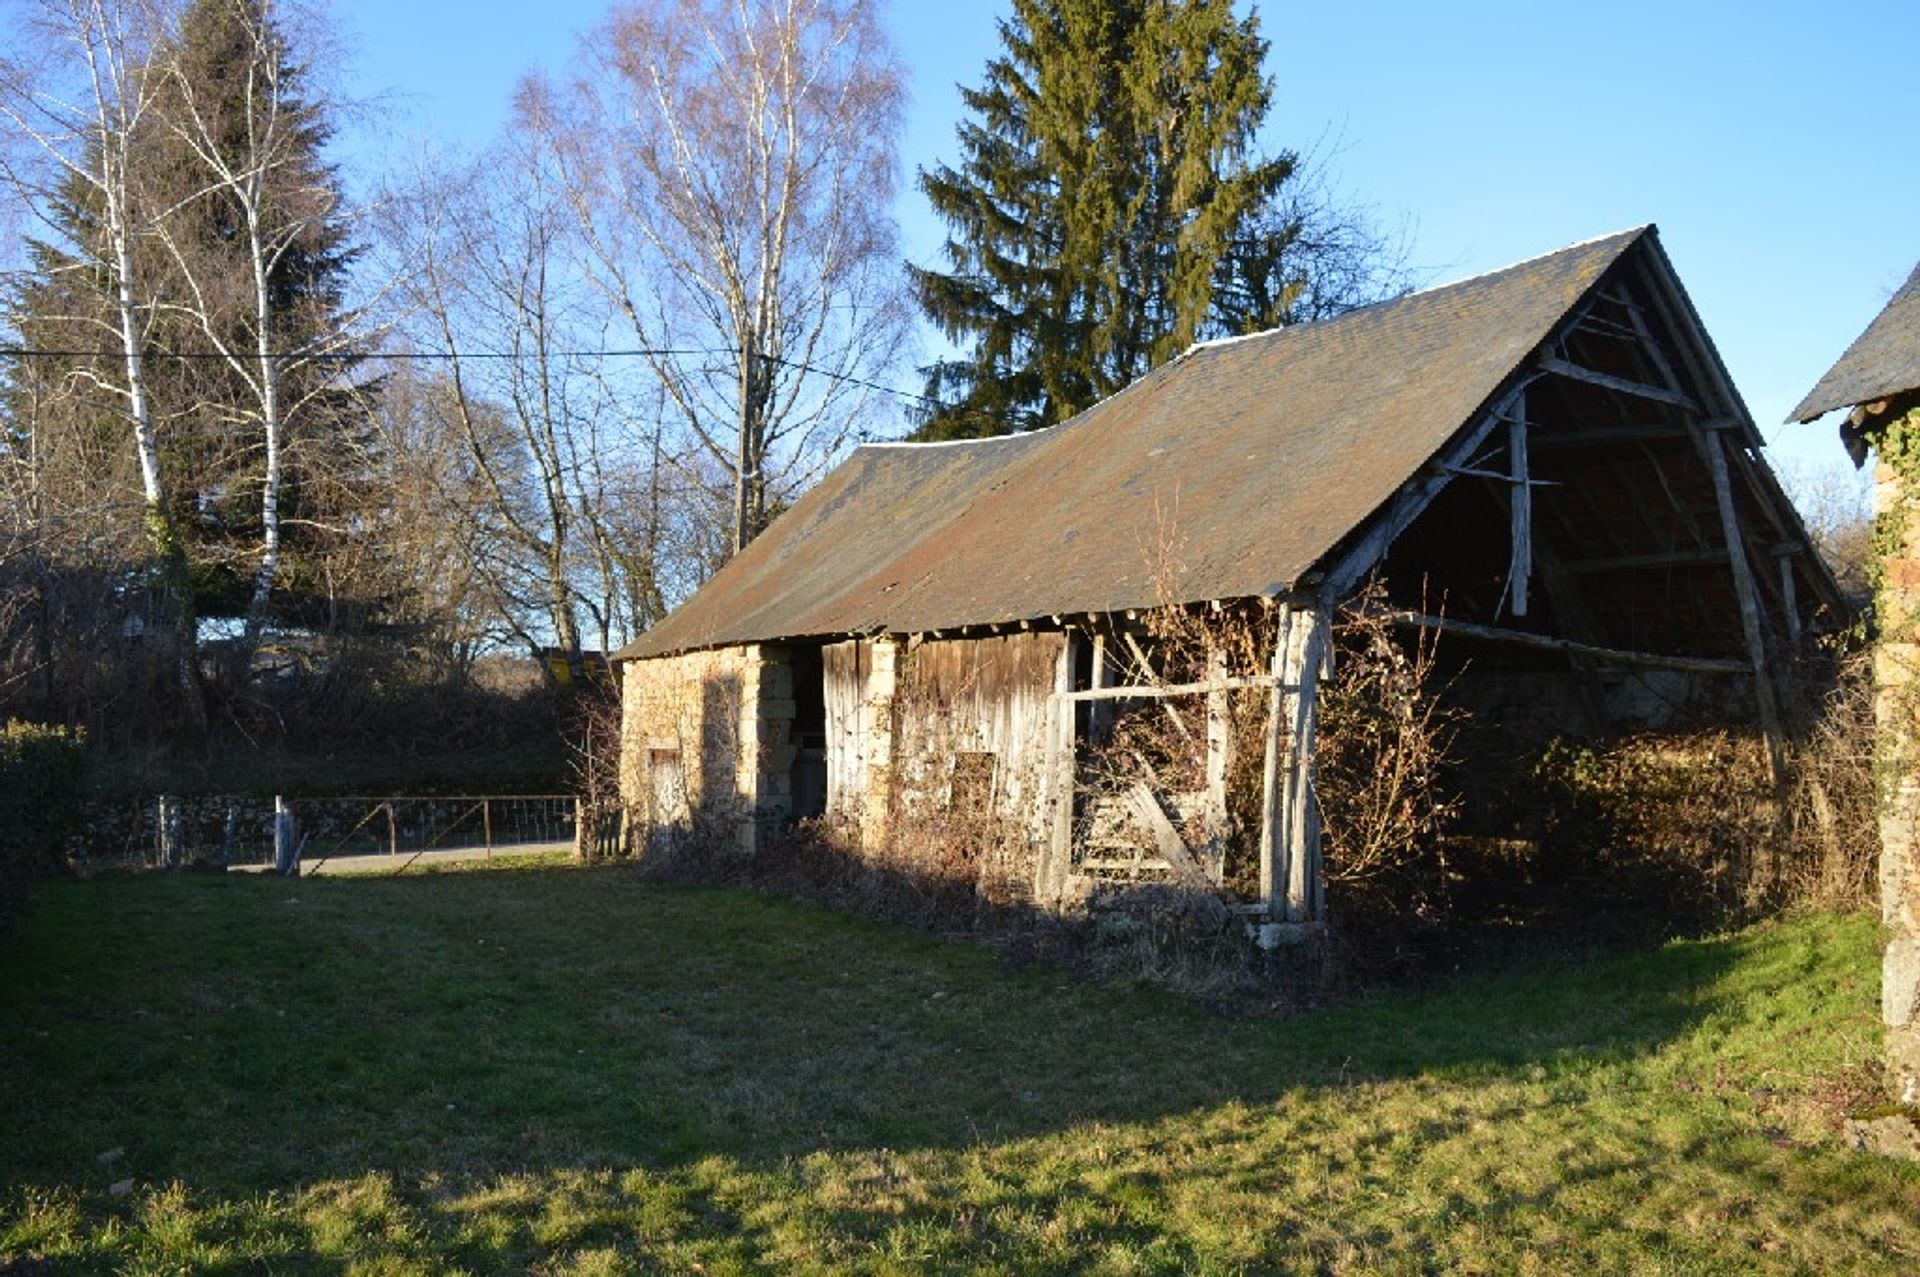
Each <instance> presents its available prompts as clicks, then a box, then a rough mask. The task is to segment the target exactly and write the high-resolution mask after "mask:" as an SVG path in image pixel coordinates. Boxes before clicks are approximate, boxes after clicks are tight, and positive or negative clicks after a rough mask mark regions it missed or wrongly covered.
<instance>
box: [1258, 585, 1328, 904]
mask: <svg viewBox="0 0 1920 1277" xmlns="http://www.w3.org/2000/svg"><path fill="white" fill-rule="evenodd" d="M1290 637H1291V640H1292V641H1291V642H1289V643H1288V644H1287V668H1286V670H1285V672H1284V673H1283V675H1282V686H1283V688H1284V689H1285V695H1284V698H1283V703H1284V704H1285V706H1286V709H1287V742H1286V755H1285V759H1284V766H1283V767H1282V769H1281V772H1280V776H1279V781H1280V829H1279V836H1280V839H1281V840H1282V841H1283V842H1284V843H1285V845H1286V848H1287V851H1286V866H1287V877H1286V901H1285V910H1286V918H1285V920H1286V921H1288V922H1318V921H1319V920H1320V918H1321V913H1322V909H1321V890H1322V889H1321V878H1322V874H1321V867H1320V811H1319V807H1318V804H1317V803H1316V802H1315V800H1314V796H1313V753H1314V740H1315V735H1316V733H1317V730H1318V725H1319V702H1320V670H1321V667H1322V666H1323V665H1325V664H1326V661H1327V654H1328V643H1329V641H1330V639H1331V634H1330V630H1329V624H1328V617H1327V609H1326V607H1325V606H1324V605H1322V606H1316V607H1313V608H1311V609H1302V610H1301V611H1299V612H1298V613H1297V614H1296V617H1295V621H1294V624H1293V627H1292V633H1291V635H1290ZM1270 911H1271V912H1274V913H1275V915H1276V916H1277V913H1278V911H1276V910H1270Z"/></svg>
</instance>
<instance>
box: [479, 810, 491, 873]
mask: <svg viewBox="0 0 1920 1277" xmlns="http://www.w3.org/2000/svg"><path fill="white" fill-rule="evenodd" d="M480 823H481V824H482V825H484V826H485V827H486V840H487V858H488V859H489V860H491V859H492V858H493V800H492V799H490V798H485V797H483V798H481V800H480Z"/></svg>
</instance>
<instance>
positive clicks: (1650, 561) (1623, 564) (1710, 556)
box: [1566, 549, 1727, 576]
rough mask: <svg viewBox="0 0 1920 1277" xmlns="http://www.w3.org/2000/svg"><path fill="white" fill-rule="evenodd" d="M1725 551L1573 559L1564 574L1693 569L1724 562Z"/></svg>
mask: <svg viewBox="0 0 1920 1277" xmlns="http://www.w3.org/2000/svg"><path fill="white" fill-rule="evenodd" d="M1726 561H1727V552H1726V550H1724V549H1712V550H1664V551H1662V552H1660V553H1658V554H1622V555H1616V556H1614V557H1612V558H1606V559H1574V560H1572V561H1570V562H1569V563H1567V565H1566V568H1567V571H1569V572H1572V573H1574V574H1575V575H1576V576H1578V575H1583V574H1587V573H1593V572H1632V571H1637V570H1640V569H1644V568H1694V567H1708V566H1715V565H1718V564H1722V563H1725V562H1726Z"/></svg>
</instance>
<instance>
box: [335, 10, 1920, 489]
mask: <svg viewBox="0 0 1920 1277" xmlns="http://www.w3.org/2000/svg"><path fill="white" fill-rule="evenodd" d="M1005 8H1006V6H1005V5H1004V4H1001V3H988V2H984V0H983V2H978V3H919V2H915V0H901V2H899V3H896V4H895V5H894V8H893V13H892V18H891V25H892V29H893V34H894V38H895V41H896V43H897V44H898V46H899V48H900V51H901V53H902V55H903V57H904V59H905V61H906V64H907V66H908V68H909V71H910V75H911V88H912V95H913V96H912V106H911V110H910V114H909V118H908V121H907V127H906V132H905V135H904V136H903V138H902V147H901V151H902V159H903V162H904V164H905V166H906V170H907V172H908V173H909V174H911V173H912V171H913V170H914V169H915V168H917V167H920V166H925V165H930V164H933V163H935V162H937V161H939V160H942V159H951V158H954V156H955V148H954V145H953V129H954V124H955V122H956V121H957V120H958V119H959V117H960V113H961V108H960V103H959V97H958V94H957V92H956V91H955V87H954V86H955V85H956V83H968V84H972V83H975V82H977V81H978V79H979V76H980V69H981V67H982V66H983V65H984V64H985V62H986V59H987V58H988V56H989V55H990V54H991V53H992V52H993V51H994V49H995V47H996V37H995V31H994V22H993V19H994V17H995V15H997V14H1000V13H1003V12H1004V11H1005ZM606 10H607V6H606V5H605V4H601V3H581V2H580V0H543V2H542V3H539V4H522V3H488V2H476V0H468V2H466V3H458V4H454V3H444V2H443V0H400V2H396V0H383V2H381V3H369V2H361V0H342V2H341V3H338V4H336V5H335V7H334V10H333V12H334V14H335V16H336V18H337V19H338V23H339V26H340V28H341V34H342V35H343V36H344V37H345V40H346V42H347V44H348V45H349V48H350V50H351V52H352V73H351V75H350V79H349V85H348V87H349V90H350V91H351V92H353V93H355V94H357V95H361V96H366V95H372V94H386V95H388V99H387V107H388V110H387V112H386V113H385V116H384V119H383V120H382V122H381V123H380V124H379V125H378V127H377V128H375V129H368V130H363V131H362V132H360V133H358V134H357V135H354V136H350V137H347V138H343V142H346V143H347V144H348V145H350V146H351V147H353V148H354V149H355V150H357V151H359V152H361V154H360V155H358V156H357V157H355V160H356V162H355V163H354V164H353V165H352V167H361V166H363V165H367V166H372V165H377V163H378V158H377V157H378V155H379V153H380V152H381V151H383V150H385V149H387V148H391V147H393V146H396V145H399V144H400V143H401V142H403V141H404V140H406V139H410V138H434V139H438V140H440V141H441V142H443V143H446V144H451V145H456V146H478V145H481V144H483V143H484V142H485V141H486V140H487V139H488V138H489V137H490V136H492V134H493V133H494V132H495V131H496V130H497V129H498V128H499V127H500V124H501V122H502V120H503V119H504V116H505V111H506V103H507V98H508V94H509V93H510V91H511V89H512V87H513V84H514V81H515V80H516V79H517V78H518V77H519V76H520V75H521V74H522V73H523V72H525V71H527V70H530V69H533V68H535V67H544V68H545V69H547V70H549V71H554V72H559V71H562V70H564V68H565V65H566V62H567V60H568V58H569V56H570V54H571V52H572V49H573V47H574V42H575V39H576V37H577V35H578V33H580V32H582V31H586V30H589V29H591V28H592V27H593V26H594V25H595V23H596V22H597V21H598V20H599V18H600V17H601V15H602V14H603V13H605V12H606ZM1259 12H1260V15H1261V21H1262V24H1263V27H1264V30H1265V33H1266V34H1267V36H1268V38H1269V39H1270V40H1271V41H1272V43H1273V52H1272V55H1271V58H1270V60H1269V71H1270V73H1271V74H1272V75H1273V76H1274V78H1275V81H1276V95H1275V105H1274V109H1273V112H1272V114H1271V117H1270V119H1269V125H1268V135H1269V142H1270V144H1271V145H1273V146H1275V147H1290V148H1294V149H1299V150H1307V151H1314V152H1317V153H1319V154H1320V155H1321V156H1322V159H1323V161H1324V164H1325V168H1326V170H1327V172H1328V174H1329V177H1330V180H1331V182H1332V183H1333V185H1334V186H1335V188H1336V189H1337V190H1338V191H1340V192H1341V193H1342V194H1343V195H1344V197H1345V198H1346V199H1347V200H1349V201H1350V202H1353V203H1357V204H1361V205H1365V206H1367V207H1368V208H1370V209H1371V210H1372V211H1373V214H1374V215H1375V217H1376V218H1377V220H1379V221H1380V222H1381V223H1383V224H1384V225H1386V226H1387V227H1389V228H1391V229H1395V230H1404V231H1405V233H1406V235H1407V238H1408V240H1409V243H1410V246H1411V254H1412V262H1413V265H1414V268H1415V271H1416V277H1417V279H1418V281H1419V282H1420V283H1422V284H1428V283H1442V282H1445V281H1446V280H1449V279H1455V278H1459V277H1461V276H1465V275H1471V274H1475V273H1477V272H1480V271H1484V270H1490V269H1493V268H1495V267H1498V266H1502V265H1505V264H1507V263H1509V262H1513V261H1517V260H1519V259H1521V258H1525V257H1530V256H1533V255H1535V254H1537V253H1542V252H1546V251H1549V250H1551V249H1554V248H1557V247H1560V246H1562V245H1564V244H1569V243H1573V242H1575V241H1577V240H1582V239H1587V238H1591V237H1593V236H1595V235H1599V234H1603V233H1605V232H1608V231H1612V230H1617V229H1620V228H1623V227H1627V226H1634V225H1639V224H1640V223H1643V222H1656V223H1658V224H1659V226H1660V231H1661V236H1662V239H1663V241H1664V243H1665V244H1666V247H1667V251H1668V253H1669V254H1670V255H1671V256H1672V258H1673V261H1674V265H1675V267H1676V269H1677V270H1678V271H1679V273H1680V277H1681V279H1682V281H1683V282H1684V283H1685V284H1686V286H1687V288H1688V290H1689V292H1690V293H1691V294H1692V296H1693V300H1694V304H1695V305H1696V307H1697V308H1698V309H1699V311H1700V314H1701V317H1702V318H1703V320H1704V321H1705V323H1706V326H1707V329H1708V331H1709V332H1710V333H1711V334H1712V336H1713V337H1714V340H1715V342H1716V343H1717V345H1718V346H1719V348H1720V352H1721V355H1722V357H1723V358H1724V359H1725V360H1726V362H1727V364H1728V366H1729V368H1730V369H1731V370H1732V373H1733V377H1734V381H1735V383H1736V384H1737V385H1738V386H1739V388H1740V390H1741V392H1742V394H1743V395H1744V396H1745V397H1746V400H1747V404H1748V406H1749V407H1750V408H1751V409H1752V410H1753V414H1754V417H1755V418H1756V419H1757V420H1758V422H1759V423H1760V426H1761V428H1762V429H1763V430H1764V431H1765V432H1766V433H1767V435H1768V438H1769V440H1770V441H1771V447H1770V449H1769V451H1770V453H1771V454H1772V455H1773V458H1774V461H1775V463H1776V464H1778V465H1783V466H1784V467H1785V468H1786V469H1787V470H1789V471H1790V472H1803V471H1809V470H1820V469H1835V470H1838V469H1841V468H1843V467H1844V465H1845V463H1844V460H1843V459H1842V458H1841V456H1840V453H1839V447H1838V444H1837V442H1836V440H1835V434H1834V430H1833V428H1832V425H1831V423H1822V424H1816V425H1813V426H1799V427H1783V426H1780V425H1779V424H1778V423H1779V422H1780V420H1781V418H1782V417H1783V416H1785V414H1786V412H1787V411H1788V409H1790V408H1791V407H1792V406H1793V405H1794V403H1795V402H1796V401H1797V400H1798V399H1799V397H1800V396H1801V395H1802V394H1803V393H1804V392H1805V391H1806V390H1807V389H1808V388H1809V387H1811V385H1812V384H1813V382H1814V380H1815V379H1816V378H1817V377H1818V376H1819V375H1820V373H1821V372H1823V371H1824V370H1825V369H1826V367H1827V366H1828V365H1829V364H1831V363H1832V362H1833V360H1834V359H1835V358H1837V357H1838V356H1839V354H1840V352H1841V351H1842V350H1843V349H1845V347H1846V345H1847V343H1848V342H1849V341H1851V340H1852V339H1853V337H1854V336H1855V335H1856V334H1858V332H1859V331H1860V330H1861V329H1862V328H1864V327H1865V326H1866V324H1867V322H1868V320H1869V319H1871V318H1872V317H1873V315H1874V314H1875V313H1876V312H1877V311H1878V310H1879V309H1880V307H1881V306H1882V305H1883V304H1884V303H1885V302H1886V300H1887V298H1888V296H1890V295H1891V293H1892V291H1893V289H1894V288H1896V287H1897V286H1898V285H1899V284H1900V283H1901V281H1903V280H1904V279H1905V277H1906V275H1907V272H1908V271H1910V270H1911V269H1912V268H1913V266H1914V263H1915V261H1916V259H1920V127H1916V121H1920V109H1916V108H1917V107H1920V104H1917V103H1916V101H1915V97H1916V94H1915V85H1916V83H1920V79H1917V78H1916V70H1915V67H1916V55H1920V0H1877V2H1873V3H1865V2H1860V0H1826V2H1824V3H1822V2H1818V0H1809V2H1806V3H1785V2H1780V0H1749V2H1748V3H1722V2H1720V0H1711V2H1709V0H1667V2H1666V3H1640V2H1633V0H1615V3H1612V4H1608V5H1568V4H1553V3H1551V0H1532V2H1531V3H1508V2H1505V0H1461V2H1456V3H1446V2H1445V0H1438V2H1436V0H1427V2H1426V3H1398V2H1394V3H1364V2H1350V3H1345V4H1340V3H1325V2H1324V0H1323V2H1322V3H1318V4H1313V5H1298V4H1281V3H1266V4H1262V5H1260V6H1259ZM903 187H904V190H905V193H904V194H903V197H902V199H901V203H900V208H899V216H900V220H901V230H902V243H903V247H904V249H905V251H906V253H907V255H908V256H909V257H911V258H912V259H913V260H915V261H918V262H922V263H928V264H932V263H935V262H936V261H937V257H938V249H939V245H940V243H941V239H942V228H941V227H940V225H939V224H938V223H937V222H935V221H934V220H933V219H932V217H931V215H930V214H929V213H928V212H927V210H926V208H925V206H924V205H923V204H922V203H921V201H920V200H919V197H918V195H917V193H915V192H913V191H912V189H911V183H910V182H908V183H905V184H903ZM900 384H901V385H902V386H903V387H911V386H912V385H913V378H912V374H911V372H910V370H903V371H902V373H901V374H900Z"/></svg>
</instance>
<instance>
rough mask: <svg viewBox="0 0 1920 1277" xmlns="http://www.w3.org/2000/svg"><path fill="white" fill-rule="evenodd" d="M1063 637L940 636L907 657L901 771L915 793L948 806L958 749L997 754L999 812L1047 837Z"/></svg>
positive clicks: (902, 692)
mask: <svg viewBox="0 0 1920 1277" xmlns="http://www.w3.org/2000/svg"><path fill="white" fill-rule="evenodd" d="M1066 641H1067V636H1066V635H1065V634H1062V633H1057V632H1056V633H1039V632H1034V633H1021V634H1007V635H1001V636H998V637H992V638H978V639H936V640H930V641H927V642H923V643H920V644H919V645H918V646H916V647H915V648H914V649H913V650H912V651H911V653H910V654H909V655H908V656H907V659H906V662H905V665H904V667H903V669H904V672H903V676H902V678H901V683H900V730H901V737H902V739H901V746H900V753H899V756H898V757H897V758H896V764H897V765H898V766H899V767H900V768H901V772H900V774H901V776H902V778H903V781H904V783H905V784H907V785H908V786H910V787H911V788H910V790H909V797H918V798H919V799H921V800H924V801H933V802H941V803H944V802H945V801H946V799H947V790H948V786H949V784H950V783H951V780H952V773H953V770H954V766H955V763H954V758H955V755H957V754H962V753H965V754H974V755H981V754H990V755H992V756H993V790H992V808H993V810H994V812H995V813H996V814H998V815H1000V816H1003V817H1007V818H1009V819H1013V820H1016V821H1019V822H1021V823H1022V824H1025V825H1027V826H1028V827H1029V828H1031V829H1032V830H1034V831H1035V834H1036V836H1044V833H1045V821H1046V813H1045V809H1044V803H1045V793H1044V780H1043V777H1042V774H1041V773H1042V771H1043V769H1044V763H1045V759H1046V724H1047V698H1048V697H1049V696H1050V695H1051V694H1052V692H1053V680H1054V669H1055V667H1056V665H1057V664H1058V662H1059V659H1060V650H1061V647H1062V645H1063V644H1064V643H1065V642H1066Z"/></svg>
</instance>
